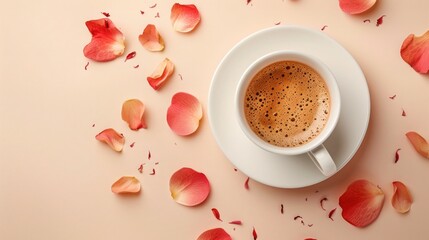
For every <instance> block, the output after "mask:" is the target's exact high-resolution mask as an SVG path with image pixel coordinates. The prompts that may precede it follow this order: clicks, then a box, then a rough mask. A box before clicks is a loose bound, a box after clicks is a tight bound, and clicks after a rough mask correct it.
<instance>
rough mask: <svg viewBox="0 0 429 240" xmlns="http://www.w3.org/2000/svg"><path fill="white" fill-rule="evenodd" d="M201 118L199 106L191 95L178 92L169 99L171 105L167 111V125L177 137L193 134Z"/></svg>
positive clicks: (201, 113)
mask: <svg viewBox="0 0 429 240" xmlns="http://www.w3.org/2000/svg"><path fill="white" fill-rule="evenodd" d="M202 117H203V110H202V107H201V104H200V102H199V101H198V99H197V98H195V97H194V96H192V95H191V94H188V93H184V92H179V93H176V94H175V95H174V96H173V98H172V99H171V105H170V107H169V108H168V111H167V123H168V125H169V126H170V128H171V130H172V131H173V132H174V133H176V134H177V135H180V136H187V135H190V134H192V133H194V132H195V131H196V130H197V129H198V127H199V125H200V120H201V118H202Z"/></svg>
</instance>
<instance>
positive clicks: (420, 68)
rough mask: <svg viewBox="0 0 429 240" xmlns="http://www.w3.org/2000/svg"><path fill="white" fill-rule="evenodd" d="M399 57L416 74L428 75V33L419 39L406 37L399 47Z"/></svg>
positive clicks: (411, 35)
mask: <svg viewBox="0 0 429 240" xmlns="http://www.w3.org/2000/svg"><path fill="white" fill-rule="evenodd" d="M401 57H402V59H403V60H404V61H405V62H406V63H408V64H409V65H410V66H411V67H412V68H414V70H415V71H416V72H419V73H429V31H427V32H426V33H425V34H423V35H422V36H419V37H416V36H414V34H410V35H408V37H407V38H406V39H405V40H404V42H403V43H402V46H401Z"/></svg>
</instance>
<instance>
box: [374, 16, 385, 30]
mask: <svg viewBox="0 0 429 240" xmlns="http://www.w3.org/2000/svg"><path fill="white" fill-rule="evenodd" d="M385 16H386V15H382V16H381V17H379V18H377V23H376V24H375V25H376V26H377V27H378V26H380V25H381V24H383V18H384V17H385Z"/></svg>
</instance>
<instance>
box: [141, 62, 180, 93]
mask: <svg viewBox="0 0 429 240" xmlns="http://www.w3.org/2000/svg"><path fill="white" fill-rule="evenodd" d="M173 72H174V64H173V62H171V61H170V59H168V58H165V59H164V61H162V62H161V63H160V64H159V65H158V67H157V68H156V69H155V71H154V72H153V73H152V75H150V76H149V77H147V81H148V82H149V85H150V86H151V87H152V88H153V89H155V90H158V89H160V88H161V87H162V86H163V85H164V84H165V82H166V81H167V80H168V78H169V77H170V76H171V75H172V74H173Z"/></svg>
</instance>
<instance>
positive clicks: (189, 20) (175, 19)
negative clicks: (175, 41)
mask: <svg viewBox="0 0 429 240" xmlns="http://www.w3.org/2000/svg"><path fill="white" fill-rule="evenodd" d="M170 20H171V23H172V24H173V28H174V30H176V31H177V32H182V33H186V32H190V31H192V30H194V28H195V27H196V26H197V25H198V23H199V22H200V20H201V18H200V13H199V11H198V9H197V7H196V6H195V5H194V4H189V5H182V4H179V3H175V4H174V5H173V7H172V8H171V15H170Z"/></svg>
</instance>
